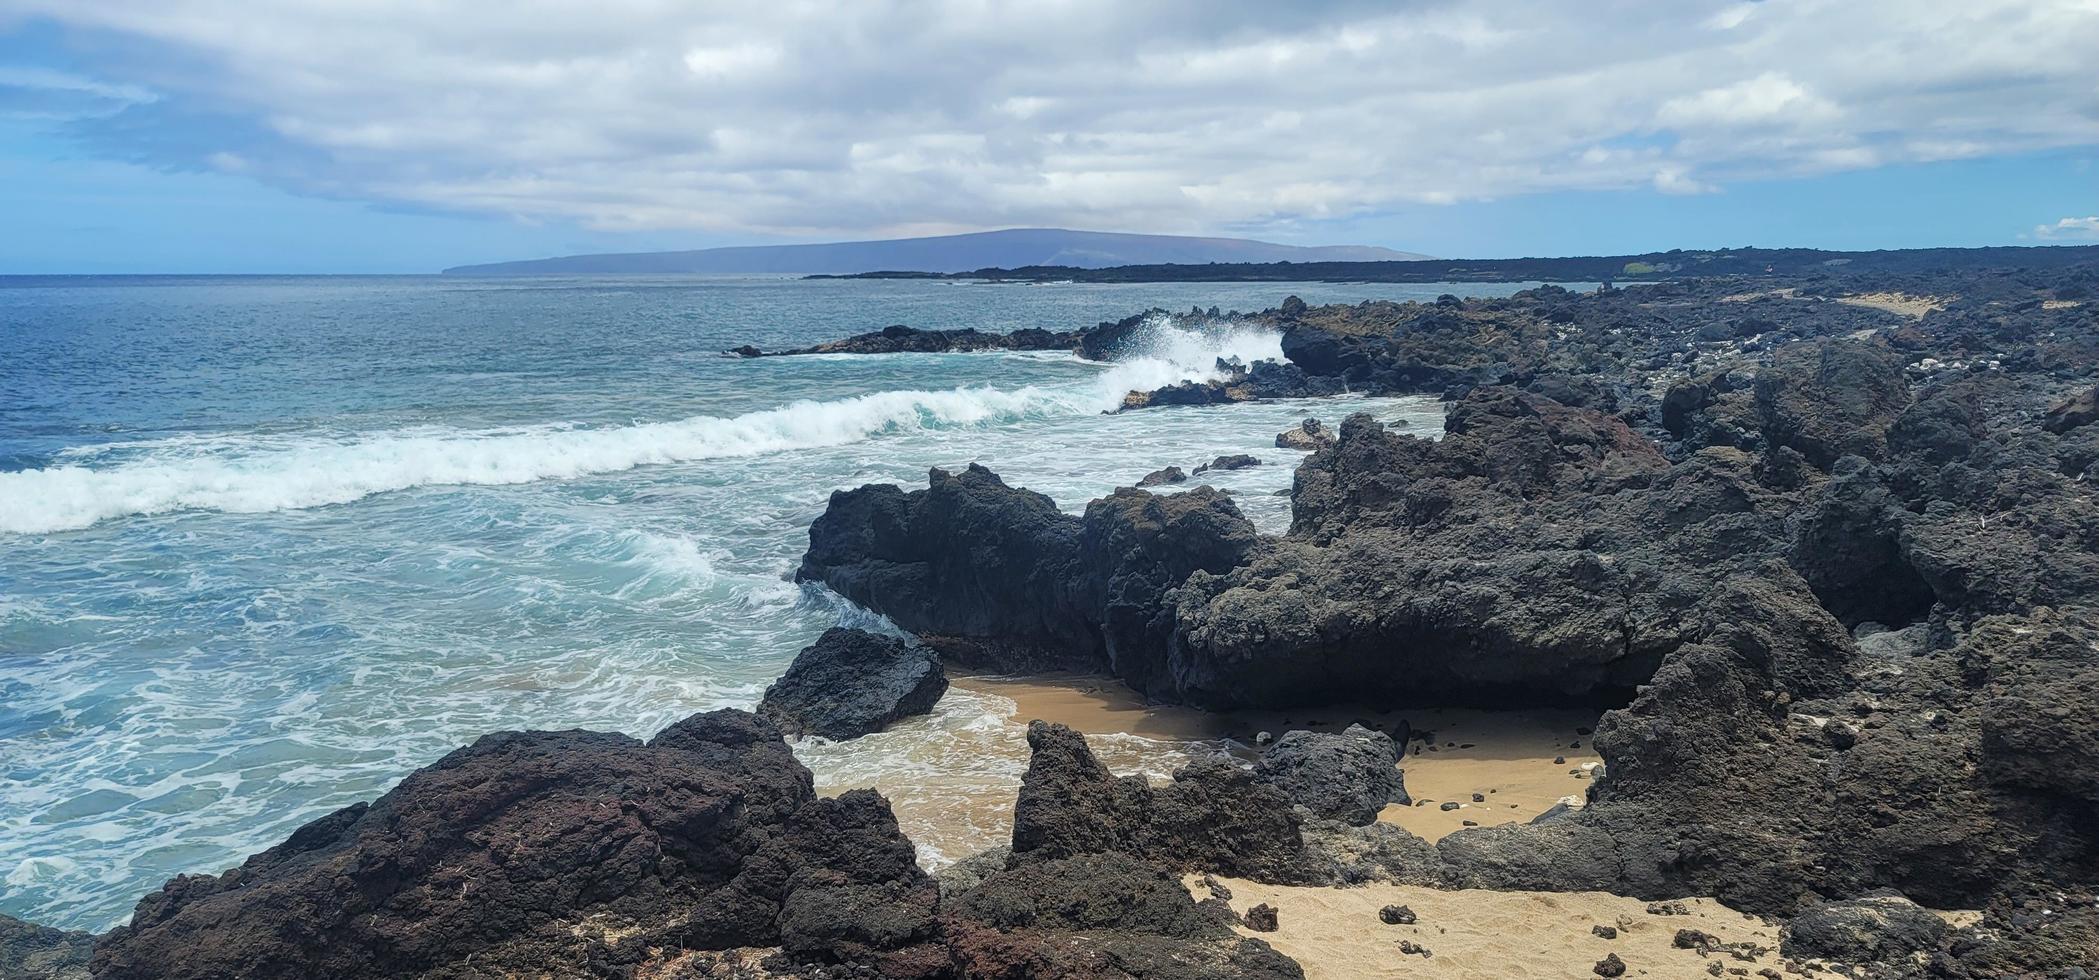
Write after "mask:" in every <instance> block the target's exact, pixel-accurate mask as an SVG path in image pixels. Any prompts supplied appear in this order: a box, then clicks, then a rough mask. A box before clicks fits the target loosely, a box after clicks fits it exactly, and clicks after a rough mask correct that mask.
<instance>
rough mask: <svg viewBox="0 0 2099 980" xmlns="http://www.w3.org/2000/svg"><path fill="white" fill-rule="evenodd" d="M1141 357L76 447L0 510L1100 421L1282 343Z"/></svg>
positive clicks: (129, 505) (325, 494)
mask: <svg viewBox="0 0 2099 980" xmlns="http://www.w3.org/2000/svg"><path fill="white" fill-rule="evenodd" d="M1136 349H1137V350H1138V351H1140V352H1141V353H1137V354H1135V355H1133V356H1130V357H1127V358H1124V359H1122V360H1120V361H1118V362H1117V363H1115V364H1113V365H1110V366H1108V367H1107V368H1106V369H1105V370H1103V371H1102V372H1101V373H1100V374H1099V375H1098V376H1096V377H1095V378H1093V379H1091V380H1089V381H1084V382H1081V383H1078V384H1074V385H1068V386H1063V387H1054V386H1038V385H1030V386H1026V387H1022V388H1017V389H1014V390H1010V391H1002V390H999V389H997V388H993V387H989V386H984V387H971V388H954V389H950V390H947V391H917V390H902V391H878V392H872V393H869V394H864V395H855V396H852V397H849V398H841V399H837V400H833V401H813V400H803V401H796V402H793V403H790V404H787V405H783V406H781V407H779V408H771V409H764V410H761V411H755V412H749V413H746V414H743V415H738V416H734V417H730V418H720V417H714V416H696V417H692V418H684V419H677V420H674V421H668V422H652V423H646V424H640V425H626V426H610V427H586V426H577V425H573V424H570V423H565V422H562V423H548V424H544V425H537V426H530V427H522V428H513V429H501V430H488V431H479V432H473V431H468V432H457V431H446V430H426V431H397V432H375V433H356V434H352V435H348V436H343V437H334V438H331V437H327V436H300V437H290V438H286V437H277V438H266V437H258V436H247V437H243V438H238V439H212V440H198V439H178V440H170V441H168V442H165V443H146V444H120V445H116V446H91V447H84V448H78V449H69V450H67V451H64V452H62V453H61V454H60V458H61V459H63V460H64V461H65V462H64V463H63V464H62V465H57V466H52V467H48V468H40V469H32V470H24V471H20V472H14V473H0V501H5V502H6V503H4V504H0V532H14V533H18V534H33V533H38V532H48V531H64V530H72V529H76V528H84V527H88V526H90V525H93V524H95V523H96V522H98V521H103V520H108V519H111V518H117V517H124V516H129V515H147V514H161V513H166V512H169V511H178V510H193V509H195V510H218V511H229V512H236V513H249V512H259V511H273V510H284V509H291V508H300V507H318V506H323V505H327V504H342V503H349V502H351V501H354V500H358V499H361V498H364V497H367V496H370V495H372V494H375V493H385V492H387V491H391V490H404V489H408V488H411V487H423V486H443V485H463V484H476V485H484V486H500V485H504V484H516V483H529V482H531V481H534V480H554V479H567V478H573V477H578V476H584V475H589V474H599V473H614V472H618V471H620V470H626V469H631V468H633V467H636V466H648V465H652V464H663V463H681V462H690V461H694V460H705V459H730V458H735V457H740V456H756V455H761V454H765V453H778V452H786V451H790V450H796V449H815V448H821V447H827V446H839V445H844V444H846V443H851V442H858V441H861V440H864V439H868V438H872V437H874V436H877V435H880V434H883V433H890V432H897V431H900V430H904V429H912V428H925V429H931V428H941V427H952V426H973V425H982V424H984V423H986V422H993V421H997V422H1011V421H1017V420H1021V419H1027V418H1041V417H1049V416H1058V415H1074V414H1089V413H1092V414H1097V413H1100V412H1104V411H1112V410H1113V409H1114V408H1115V407H1116V406H1117V405H1119V404H1120V403H1121V400H1122V397H1123V395H1124V394H1126V393H1128V392H1130V391H1144V390H1151V389H1153V388H1158V387H1162V386H1165V385H1169V384H1174V383H1177V382H1182V381H1207V380H1211V379H1214V378H1217V377H1219V376H1220V374H1219V372H1218V370H1217V368H1216V364H1217V362H1218V360H1219V359H1220V358H1223V359H1236V360H1238V361H1239V362H1241V363H1247V364H1251V363H1253V362H1255V361H1260V360H1276V359H1280V358H1281V357H1282V346H1281V343H1280V339H1279V335H1278V334H1277V333H1275V332H1274V331H1272V330H1257V329H1250V328H1231V327H1224V328H1212V329H1205V328H1204V327H1202V326H1200V325H1195V326H1189V325H1182V324H1178V323H1176V322H1175V321H1174V319H1173V318H1172V317H1167V316H1160V317H1156V318H1154V320H1153V321H1152V322H1148V323H1147V324H1146V325H1145V327H1144V328H1143V330H1142V332H1141V333H1140V334H1139V335H1138V340H1137V344H1136ZM991 356H998V355H991ZM1009 356H1010V355H1009ZM118 455H121V457H122V459H121V461H119V462H116V463H114V464H112V465H107V466H97V465H95V460H97V459H98V458H100V457H109V456H118Z"/></svg>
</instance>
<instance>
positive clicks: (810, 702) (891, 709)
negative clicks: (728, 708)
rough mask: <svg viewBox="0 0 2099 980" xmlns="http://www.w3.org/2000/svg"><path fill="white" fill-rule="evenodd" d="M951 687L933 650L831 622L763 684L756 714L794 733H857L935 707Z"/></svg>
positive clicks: (834, 736)
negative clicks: (782, 670) (773, 678)
mask: <svg viewBox="0 0 2099 980" xmlns="http://www.w3.org/2000/svg"><path fill="white" fill-rule="evenodd" d="M946 691H947V674H946V673H945V672H943V671H942V670H941V668H940V657H939V656H938V655H936V654H935V653H933V651H931V650H929V649H926V648H925V647H922V646H919V645H917V644H912V643H906V642H905V641H903V640H901V639H898V638H896V637H893V636H882V635H879V634H875V633H868V632H865V631H863V630H856V629H846V628H843V627H832V628H831V629H828V630H825V631H824V635H823V636H822V637H820V638H818V639H817V641H816V642H815V643H813V644H811V645H809V646H808V647H806V648H804V649H803V650H802V652H801V653H800V654H797V655H796V656H795V658H794V663H793V664H791V665H789V666H788V668H787V673H785V674H782V675H780V679H779V680H777V681H774V682H773V684H772V686H771V687H768V688H766V689H765V698H764V699H763V700H762V701H760V702H759V703H758V713H759V714H761V715H764V716H765V717H766V718H769V719H771V720H772V722H773V723H774V724H776V725H778V726H780V730H781V731H782V732H785V733H787V734H789V735H820V736H822V737H824V738H829V739H848V738H858V737H860V736H862V735H867V734H870V733H873V732H879V731H881V730H882V729H884V728H887V727H888V726H889V725H890V724H892V723H894V722H896V721H898V720H899V719H902V718H907V717H910V716H912V715H922V714H925V713H927V712H929V711H931V710H933V705H934V704H935V703H936V702H938V701H939V700H940V696H941V695H942V694H944V693H946Z"/></svg>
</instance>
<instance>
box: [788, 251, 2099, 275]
mask: <svg viewBox="0 0 2099 980" xmlns="http://www.w3.org/2000/svg"><path fill="white" fill-rule="evenodd" d="M2094 260H2099V245H2030V246H1990V247H1985V248H1919V249H1897V250H1888V251H1876V252H1838V251H1826V250H1823V249H1810V248H1740V249H1711V250H1674V251H1668V252H1643V253H1639V254H1631V255H1600V256H1568V257H1562V258H1522V259H1416V260H1408V261H1394V262H1230V263H1226V262H1216V263H1206V264H1201V265H1176V264H1158V265H1123V266H1110V267H1107V268H1100V269H1088V268H1080V267H1077V266H1021V267H1018V268H1011V269H1004V268H984V269H978V270H976V271H973V272H911V271H876V272H857V273H843V274H841V273H832V274H817V275H810V276H805V277H804V278H806V279H938V280H947V281H978V282H1030V283H1041V282H1064V281H1069V282H1074V283H1145V282H1327V283H1339V282H1392V283H1424V282H1555V283H1563V282H1585V283H1586V282H1606V283H1608V282H1658V281H1663V280H1669V279H1684V278H1704V277H1709V276H1770V277H1786V278H1799V277H1802V276H1815V275H1825V276H1831V277H1847V276H1853V275H1862V274H1867V273H1873V274H1887V273H1917V274H1925V273H1934V274H1935V273H1943V272H1948V271H1955V270H1962V269H1976V268H1985V267H1992V266H2012V265H2016V266H2019V267H2021V268H2028V269H2050V268H2060V267H2063V266H2069V265H2075V264H2078V263H2082V262H2091V261H2094Z"/></svg>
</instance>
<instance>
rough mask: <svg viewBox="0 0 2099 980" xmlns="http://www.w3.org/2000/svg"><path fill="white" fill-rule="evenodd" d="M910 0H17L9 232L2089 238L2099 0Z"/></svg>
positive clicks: (1842, 240) (1438, 249)
mask: <svg viewBox="0 0 2099 980" xmlns="http://www.w3.org/2000/svg"><path fill="white" fill-rule="evenodd" d="M892 6H895V5H894V4H889V3H884V2H874V0H870V2H868V3H863V4H855V5H851V6H841V7H838V8H836V9H835V10H832V11H828V12H826V13H825V15H824V16H822V17H811V16H810V15H809V12H808V10H807V9H806V8H804V7H802V6H798V5H794V4H787V5H774V6H771V7H768V8H765V9H749V10H725V9H721V8H716V9H712V10H708V9H704V8H698V7H691V6H689V5H677V4H670V5H666V4H661V3H655V2H650V0H608V2H606V3H601V4H593V5H590V6H589V7H588V8H585V7H582V6H576V5H563V4H557V3H552V2H550V0H543V2H539V3H530V4H526V5H525V6H524V7H522V8H520V7H517V6H516V5H511V4H494V3H482V2H473V0H450V2H443V3H439V2H432V3H427V4H416V5H408V6H401V5H386V4H372V3H361V2H352V0H282V2H279V3H273V4H271V5H267V6H263V7H256V6H255V5H245V4H238V3H233V2H232V0H153V2H143V0H141V2H133V0H98V2H96V3H91V4H84V3H77V2H70V0H68V2H56V0H0V223H4V229H5V234H4V235H0V273H67V272H430V271H435V270H436V269H439V268H442V267H444V266H447V265H455V264H464V263H472V262H484V261H499V260H503V259H511V258H526V257H534V256H542V255H550V254H564V253H573V252H586V251H630V250H631V251H642V250H652V249H664V248H697V247H706V246H709V245H721V244H744V243H763V242H782V241H814V240H838V239H850V238H872V237H890V236H898V235H909V234H919V233H941V232H952V231H964V230H977V229H985V228H996V227H1012V226H1040V225H1051V226H1062V227H1077V228H1096V229H1103V230H1119V231H1146V232H1161V233H1200V234H1237V235H1247V236H1250V237H1259V238H1266V239H1270V240H1275V241H1287V242H1299V243H1308V244H1310V243H1365V244H1381V245H1388V246H1391V247H1394V248H1400V249H1406V250H1411V251H1420V252H1428V253H1432V254H1438V255H1448V256H1509V255H1540V254H1545V255H1552V254H1579V253H1612V252H1631V251H1642V250H1648V249H1665V248H1674V247H1712V246H1723V245H1751V244H1754V245H1774V246H1775V245H1806V246H1817V247H1826V248H1845V249H1856V248H1901V247H1917V246H1934V245H2004V244H2056V243H2060V244H2070V243H2079V242H2092V241H2099V217H2095V216H2099V62H2094V61H2093V60H2092V59H2091V57H2090V52H2091V51H2093V50H2099V0H2028V2H2004V3H1993V2H1969V3H1960V4H1952V3H1937V2H1926V0H1901V2H1899V3H1898V2H1895V0H1886V2H1881V0H1850V2H1846V3H1835V2H1822V0H1769V2H1764V3H1748V4H1745V3H1696V2H1693V3H1687V4H1682V5H1670V6H1668V7H1667V8H1657V7H1655V6H1654V5H1651V4H1650V5H1634V4H1626V5H1622V6H1621V5H1618V4H1614V3H1599V4H1594V5H1582V9H1581V10H1579V11H1576V10H1573V9H1572V6H1573V5H1566V4H1558V3H1552V2H1548V0H1516V2H1509V3H1494V4H1486V3H1474V2H1465V0H1448V2H1434V3H1428V2H1423V3H1414V4H1402V5H1398V6H1395V5H1391V4H1363V3H1352V2H1338V3H1329V4H1307V5H1289V6H1278V5H1268V4H1255V3H1246V4H1238V3H1224V4H1208V5H1203V6H1202V7H1200V8H1197V7H1191V6H1188V5H1181V4H1145V3H1112V4H1111V3H1105V2H1101V3H1093V2H1090V0H1069V2H1066V3H1063V4H1061V6H1062V7H1064V8H1066V9H1062V10H1051V9H1048V8H1052V7H1057V6H1059V4H1055V3H1045V4H1034V5H1029V6H1028V7H1027V8H1024V9H1023V8H1018V7H1015V8H1003V9H1001V8H997V7H995V6H987V5H984V4H978V3H966V2H962V0H955V2H953V3H951V4H950V3H942V2H938V0H934V2H930V3H921V4H915V5H906V6H903V7H899V8H898V9H889V8H891V7H892ZM931 7H944V8H947V9H943V10H940V11H936V12H934V13H936V14H937V16H929V15H928V13H927V12H928V10H929V8H931Z"/></svg>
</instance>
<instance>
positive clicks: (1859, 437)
mask: <svg viewBox="0 0 2099 980" xmlns="http://www.w3.org/2000/svg"><path fill="white" fill-rule="evenodd" d="M1909 404H1910V389H1909V379H1908V377H1907V376H1905V375H1904V373H1903V362H1902V358H1901V357H1899V356H1898V355H1896V354H1895V353H1894V352H1893V351H1891V350H1889V349H1887V348H1886V347H1885V346H1882V345H1879V344H1874V343H1869V342H1866V341H1859V340H1830V341H1824V342H1821V343H1817V344H1802V345H1797V346H1789V347H1784V348H1781V349H1780V350H1779V351H1778V353H1777V355H1776V356H1775V357H1774V358H1773V360H1772V364H1771V366H1770V367H1769V368H1767V369H1765V370H1764V371H1762V372H1761V373H1759V374H1758V375H1757V378H1756V406H1757V412H1758V415H1759V420H1760V423H1761V426H1762V429H1763V433H1764V437H1765V439H1766V440H1767V442H1768V444H1769V445H1771V446H1774V447H1777V446H1784V447H1788V448H1791V449H1794V450H1797V451H1799V452H1800V453H1801V454H1802V455H1803V456H1805V457H1806V458H1807V460H1808V461H1809V462H1811V463H1813V464H1815V465H1816V466H1819V467H1822V468H1824V469H1827V468H1828V467H1829V465H1830V464H1831V463H1834V462H1836V460H1837V459H1838V458H1839V457H1842V456H1862V457H1865V458H1867V459H1879V458H1881V457H1882V456H1883V455H1884V454H1885V453H1886V451H1887V431H1888V427H1889V426H1891V425H1893V424H1894V422H1895V420H1896V418H1898V417H1899V416H1901V415H1902V413H1903V411H1904V410H1905V409H1907V408H1908V407H1909Z"/></svg>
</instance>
